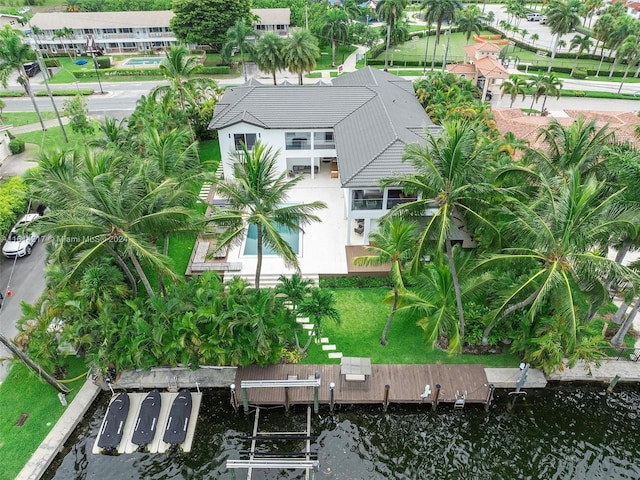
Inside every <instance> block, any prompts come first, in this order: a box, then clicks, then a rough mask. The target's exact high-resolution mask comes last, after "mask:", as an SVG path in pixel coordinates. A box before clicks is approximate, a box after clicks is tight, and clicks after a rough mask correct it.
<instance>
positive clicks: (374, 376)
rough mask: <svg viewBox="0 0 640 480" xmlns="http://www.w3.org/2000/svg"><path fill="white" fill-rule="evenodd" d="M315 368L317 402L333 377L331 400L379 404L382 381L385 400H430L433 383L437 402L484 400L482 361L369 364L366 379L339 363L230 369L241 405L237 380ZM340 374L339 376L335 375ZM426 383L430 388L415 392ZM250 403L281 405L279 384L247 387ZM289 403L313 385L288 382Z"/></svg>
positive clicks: (303, 398) (299, 400)
mask: <svg viewBox="0 0 640 480" xmlns="http://www.w3.org/2000/svg"><path fill="white" fill-rule="evenodd" d="M316 371H318V372H320V379H321V385H320V388H319V392H318V400H319V403H320V404H329V401H330V389H329V384H330V383H331V382H333V383H335V391H334V395H335V398H334V401H335V403H336V404H338V405H339V404H384V395H385V385H389V387H390V388H389V403H399V404H403V403H404V404H409V403H425V404H432V402H433V401H434V400H435V392H436V385H437V384H439V385H440V387H441V389H440V395H439V397H438V403H455V402H456V399H457V398H459V397H460V396H461V395H463V394H465V392H466V394H465V402H466V403H476V404H486V403H487V400H488V397H489V385H488V382H487V377H486V374H485V371H484V367H483V366H482V365H372V366H371V377H370V378H369V379H368V380H367V381H366V382H351V381H344V379H341V376H340V365H300V364H296V365H294V364H282V365H272V366H269V367H257V366H249V367H245V368H238V370H237V373H236V381H235V385H236V393H235V395H236V400H237V404H238V405H240V406H242V392H241V385H242V381H243V380H287V379H291V378H294V377H297V379H299V380H303V379H308V378H314V376H315V372H316ZM341 380H342V381H341ZM427 385H429V386H430V389H431V394H430V395H427V396H426V397H421V395H422V394H423V393H424V391H425V387H426V386H427ZM247 394H248V398H249V403H250V404H251V405H265V406H266V405H284V404H285V389H284V387H272V388H249V389H247ZM288 396H289V404H290V405H309V404H312V403H313V387H292V388H289V395H288Z"/></svg>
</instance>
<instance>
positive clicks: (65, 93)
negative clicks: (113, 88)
mask: <svg viewBox="0 0 640 480" xmlns="http://www.w3.org/2000/svg"><path fill="white" fill-rule="evenodd" d="M94 93H95V90H93V89H92V88H85V89H82V90H52V91H51V95H53V96H54V97H75V96H76V95H93V94H94ZM48 95H49V93H48V92H47V91H46V90H40V91H39V92H37V93H36V97H47V96H48Z"/></svg>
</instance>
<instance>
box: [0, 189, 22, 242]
mask: <svg viewBox="0 0 640 480" xmlns="http://www.w3.org/2000/svg"><path fill="white" fill-rule="evenodd" d="M26 208H27V187H26V185H25V184H24V183H23V182H22V180H21V179H20V177H12V178H10V179H9V180H7V181H6V182H4V183H3V184H2V185H0V233H2V234H3V235H7V234H8V233H9V231H10V230H11V227H13V226H14V225H15V223H16V220H17V219H18V217H19V216H21V215H22V214H24V212H25V210H26Z"/></svg>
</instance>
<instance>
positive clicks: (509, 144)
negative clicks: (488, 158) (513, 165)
mask: <svg viewBox="0 0 640 480" xmlns="http://www.w3.org/2000/svg"><path fill="white" fill-rule="evenodd" d="M528 144H529V142H528V141H527V140H523V139H522V138H518V137H516V136H515V134H514V133H513V132H507V133H505V134H504V135H502V136H501V137H500V138H498V139H497V140H495V141H494V142H493V151H494V154H495V155H496V157H497V158H498V160H499V159H500V157H502V156H506V157H507V158H508V159H509V161H510V162H511V161H512V160H514V159H515V155H516V152H517V151H518V150H526V147H527V145H528Z"/></svg>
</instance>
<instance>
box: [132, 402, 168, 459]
mask: <svg viewBox="0 0 640 480" xmlns="http://www.w3.org/2000/svg"><path fill="white" fill-rule="evenodd" d="M160 404H161V397H160V392H159V391H158V390H152V391H150V392H149V394H148V395H147V396H146V397H145V398H144V400H143V401H142V403H141V404H140V413H139V414H138V419H137V420H136V423H135V427H134V429H133V437H132V438H131V442H132V443H133V444H134V445H138V446H139V447H145V446H147V445H149V444H150V443H151V442H152V441H153V437H155V435H156V427H157V426H158V417H159V416H160Z"/></svg>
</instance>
